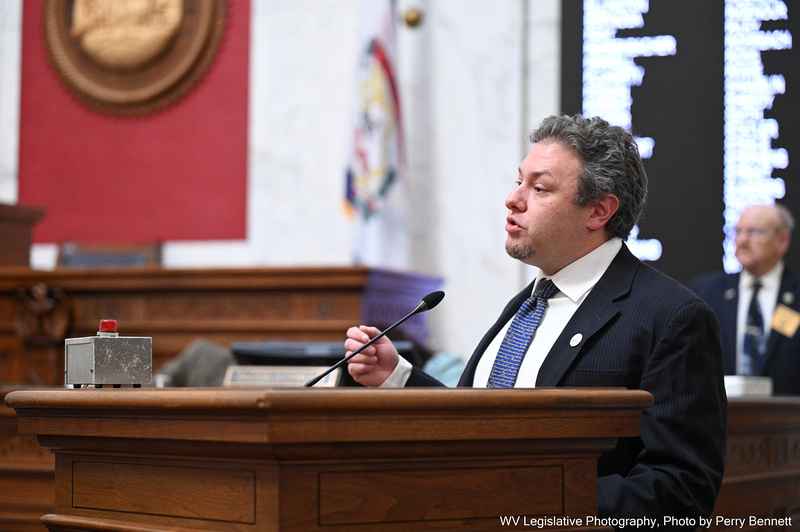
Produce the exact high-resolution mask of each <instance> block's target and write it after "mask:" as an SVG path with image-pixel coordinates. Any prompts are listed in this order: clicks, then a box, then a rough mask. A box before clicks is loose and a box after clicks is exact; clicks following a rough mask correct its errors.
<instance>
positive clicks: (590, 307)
mask: <svg viewBox="0 0 800 532" xmlns="http://www.w3.org/2000/svg"><path fill="white" fill-rule="evenodd" d="M640 267H641V263H640V262H639V260H638V259H637V258H636V257H634V256H633V255H632V254H631V252H630V251H629V250H628V247H627V246H625V245H624V244H623V246H622V249H620V251H619V253H618V254H617V256H616V257H615V258H614V260H613V261H612V262H611V265H609V267H608V270H606V273H605V274H603V276H602V277H601V278H600V280H599V281H598V282H597V284H596V285H595V286H594V288H593V289H592V291H591V292H589V295H588V296H587V297H586V300H585V301H584V302H583V303H582V304H581V306H580V307H579V308H578V310H577V311H576V312H575V314H574V315H573V316H572V318H571V319H570V320H569V322H568V323H567V325H566V327H564V330H563V331H562V332H561V335H560V336H559V337H558V339H556V343H555V344H553V347H552V349H550V352H549V353H548V354H547V357H546V358H545V359H544V362H543V363H542V366H541V368H540V369H539V374H538V375H537V377H536V387H540V386H558V384H559V382H560V381H561V380H562V379H563V377H564V375H565V374H566V373H567V371H568V370H569V368H570V366H572V363H573V362H574V361H575V359H576V358H577V357H578V355H579V354H580V353H581V352H582V351H583V347H584V346H585V345H586V344H587V343H588V342H589V341H590V340H591V339H592V337H593V336H594V335H595V334H597V332H598V331H600V329H602V328H603V327H604V326H605V325H606V324H607V323H608V322H609V321H611V320H612V319H613V318H614V317H615V316H616V315H617V314H619V313H620V305H619V303H618V301H619V300H620V299H622V298H623V297H625V296H626V295H627V294H628V293H629V292H630V290H631V285H632V283H633V279H634V277H635V276H636V272H637V271H638V270H639V268H640ZM578 335H580V336H578ZM572 344H575V345H572Z"/></svg>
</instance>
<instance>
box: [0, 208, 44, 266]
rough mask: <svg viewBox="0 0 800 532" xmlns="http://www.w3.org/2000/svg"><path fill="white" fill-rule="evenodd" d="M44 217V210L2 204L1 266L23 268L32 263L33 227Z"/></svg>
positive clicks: (0, 231)
mask: <svg viewBox="0 0 800 532" xmlns="http://www.w3.org/2000/svg"><path fill="white" fill-rule="evenodd" d="M42 216H44V209H41V208H38V207H24V206H22V205H8V204H5V203H0V242H2V243H3V247H2V251H0V266H22V267H25V268H27V267H28V266H29V265H30V261H31V242H32V235H33V226H34V225H35V224H36V222H38V221H39V220H41V219H42Z"/></svg>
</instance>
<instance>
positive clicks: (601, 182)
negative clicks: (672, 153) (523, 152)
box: [530, 115, 647, 240]
mask: <svg viewBox="0 0 800 532" xmlns="http://www.w3.org/2000/svg"><path fill="white" fill-rule="evenodd" d="M530 140H531V142H534V143H535V142H540V141H556V142H559V143H561V144H562V145H564V146H566V147H569V148H572V149H573V150H574V151H575V153H576V154H577V155H578V157H579V158H580V159H581V161H582V162H583V173H582V174H581V175H580V176H579V178H578V193H577V196H576V198H575V203H577V204H578V205H581V206H583V205H587V204H588V203H590V202H592V201H595V200H598V199H600V198H602V197H603V196H605V195H607V194H613V195H614V196H616V197H617V198H618V199H619V209H618V210H617V212H616V213H614V216H612V217H611V219H610V220H609V221H608V223H607V224H606V232H607V233H608V235H609V236H611V237H615V236H618V237H620V238H622V239H623V240H625V239H627V238H628V233H630V231H631V229H632V228H633V226H634V224H636V222H637V221H638V220H639V217H640V216H641V215H642V211H644V204H645V200H646V199H647V173H645V171H644V166H643V165H642V158H641V157H640V156H639V148H638V146H637V145H636V141H635V140H634V139H633V136H632V135H631V134H630V133H628V132H627V131H625V130H624V129H622V128H621V127H618V126H611V125H609V123H608V122H606V121H605V120H603V119H602V118H600V117H593V118H584V117H583V116H581V115H575V116H567V115H563V116H549V117H547V118H545V119H544V120H543V121H542V123H541V124H540V125H539V127H538V128H537V129H536V130H535V131H534V132H533V133H531V136H530Z"/></svg>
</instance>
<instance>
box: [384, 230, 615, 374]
mask: <svg viewBox="0 0 800 532" xmlns="http://www.w3.org/2000/svg"><path fill="white" fill-rule="evenodd" d="M621 248H622V240H621V239H619V238H612V239H610V240H608V241H607V242H605V243H604V244H602V245H601V246H599V247H597V248H595V249H594V250H592V251H591V252H589V253H587V254H586V255H584V256H583V257H581V258H579V259H578V260H576V261H574V262H572V263H570V264H568V265H567V266H565V267H563V268H562V269H561V270H559V271H558V272H556V273H555V274H554V275H552V276H550V277H549V279H550V280H551V281H553V283H554V284H555V285H556V288H558V290H559V291H558V293H556V295H554V296H553V297H552V298H550V300H549V301H548V306H547V310H546V311H545V313H544V318H543V319H542V322H541V324H540V325H539V328H538V329H537V330H536V334H535V335H534V337H533V341H532V342H531V344H530V346H528V351H527V352H526V354H525V358H524V359H523V360H522V365H521V366H520V369H519V373H518V374H517V381H516V384H515V385H514V387H515V388H533V387H534V386H535V384H536V376H537V375H538V374H539V368H540V367H541V366H542V362H544V359H545V357H546V356H547V354H548V353H549V352H550V349H551V348H552V347H553V344H555V342H556V340H557V339H558V337H559V336H560V335H561V332H562V331H563V330H564V327H566V326H567V323H568V322H569V320H570V319H571V318H572V315H573V314H575V311H576V310H578V307H580V306H581V303H583V301H584V300H585V299H586V296H587V295H588V294H589V292H591V290H592V288H594V285H595V284H597V281H599V280H600V277H602V276H603V274H604V273H605V272H606V270H607V269H608V267H609V266H610V265H611V261H613V260H614V257H616V256H617V253H619V250H620V249H621ZM544 278H547V276H545V275H544V274H543V273H542V272H541V271H539V272H538V273H537V275H536V283H535V284H534V286H533V288H534V289H535V288H536V284H538V283H539V280H540V279H544ZM532 294H533V292H531V295H532ZM512 320H513V317H512V318H511V319H509V320H508V322H507V323H506V324H505V326H504V327H503V328H502V329H501V330H500V332H499V333H498V334H497V335H496V336H495V337H494V339H493V340H492V343H491V344H489V347H487V348H486V351H485V352H484V353H483V356H481V359H480V361H479V362H478V367H477V368H476V370H475V378H474V379H473V387H475V388H485V387H486V383H487V381H488V380H489V374H490V373H491V371H492V366H493V365H494V360H495V358H497V353H498V351H499V350H500V345H501V344H502V342H503V338H505V335H506V331H507V330H508V328H509V326H510V325H511V321H512ZM410 375H411V364H410V363H409V362H408V361H406V360H405V359H404V358H403V357H400V360H399V362H398V364H397V367H395V369H394V372H392V374H391V375H389V377H388V378H387V379H386V381H384V383H383V384H382V385H381V386H382V387H401V386H404V385H405V383H406V382H407V381H408V379H409V377H410Z"/></svg>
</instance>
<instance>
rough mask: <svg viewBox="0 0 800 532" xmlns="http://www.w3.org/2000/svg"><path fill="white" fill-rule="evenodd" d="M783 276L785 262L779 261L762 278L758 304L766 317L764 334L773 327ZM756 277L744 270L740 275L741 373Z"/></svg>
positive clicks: (738, 354)
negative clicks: (745, 333) (748, 316)
mask: <svg viewBox="0 0 800 532" xmlns="http://www.w3.org/2000/svg"><path fill="white" fill-rule="evenodd" d="M782 276H783V262H779V263H778V264H776V265H775V267H774V268H772V269H771V270H770V271H769V272H767V273H766V274H764V275H763V276H762V277H760V278H759V279H761V290H759V292H758V304H759V306H760V307H761V315H762V316H763V317H764V334H769V331H770V329H771V328H772V314H773V313H774V312H775V305H776V303H777V301H778V292H779V291H780V289H781V277H782ZM754 280H755V277H753V275H752V274H750V273H749V272H747V271H745V270H742V273H741V274H740V275H739V307H738V309H737V312H736V372H737V373H741V371H742V368H743V363H744V352H743V349H744V329H745V327H746V326H747V311H748V309H749V307H750V299H751V298H752V297H753V281H754Z"/></svg>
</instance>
